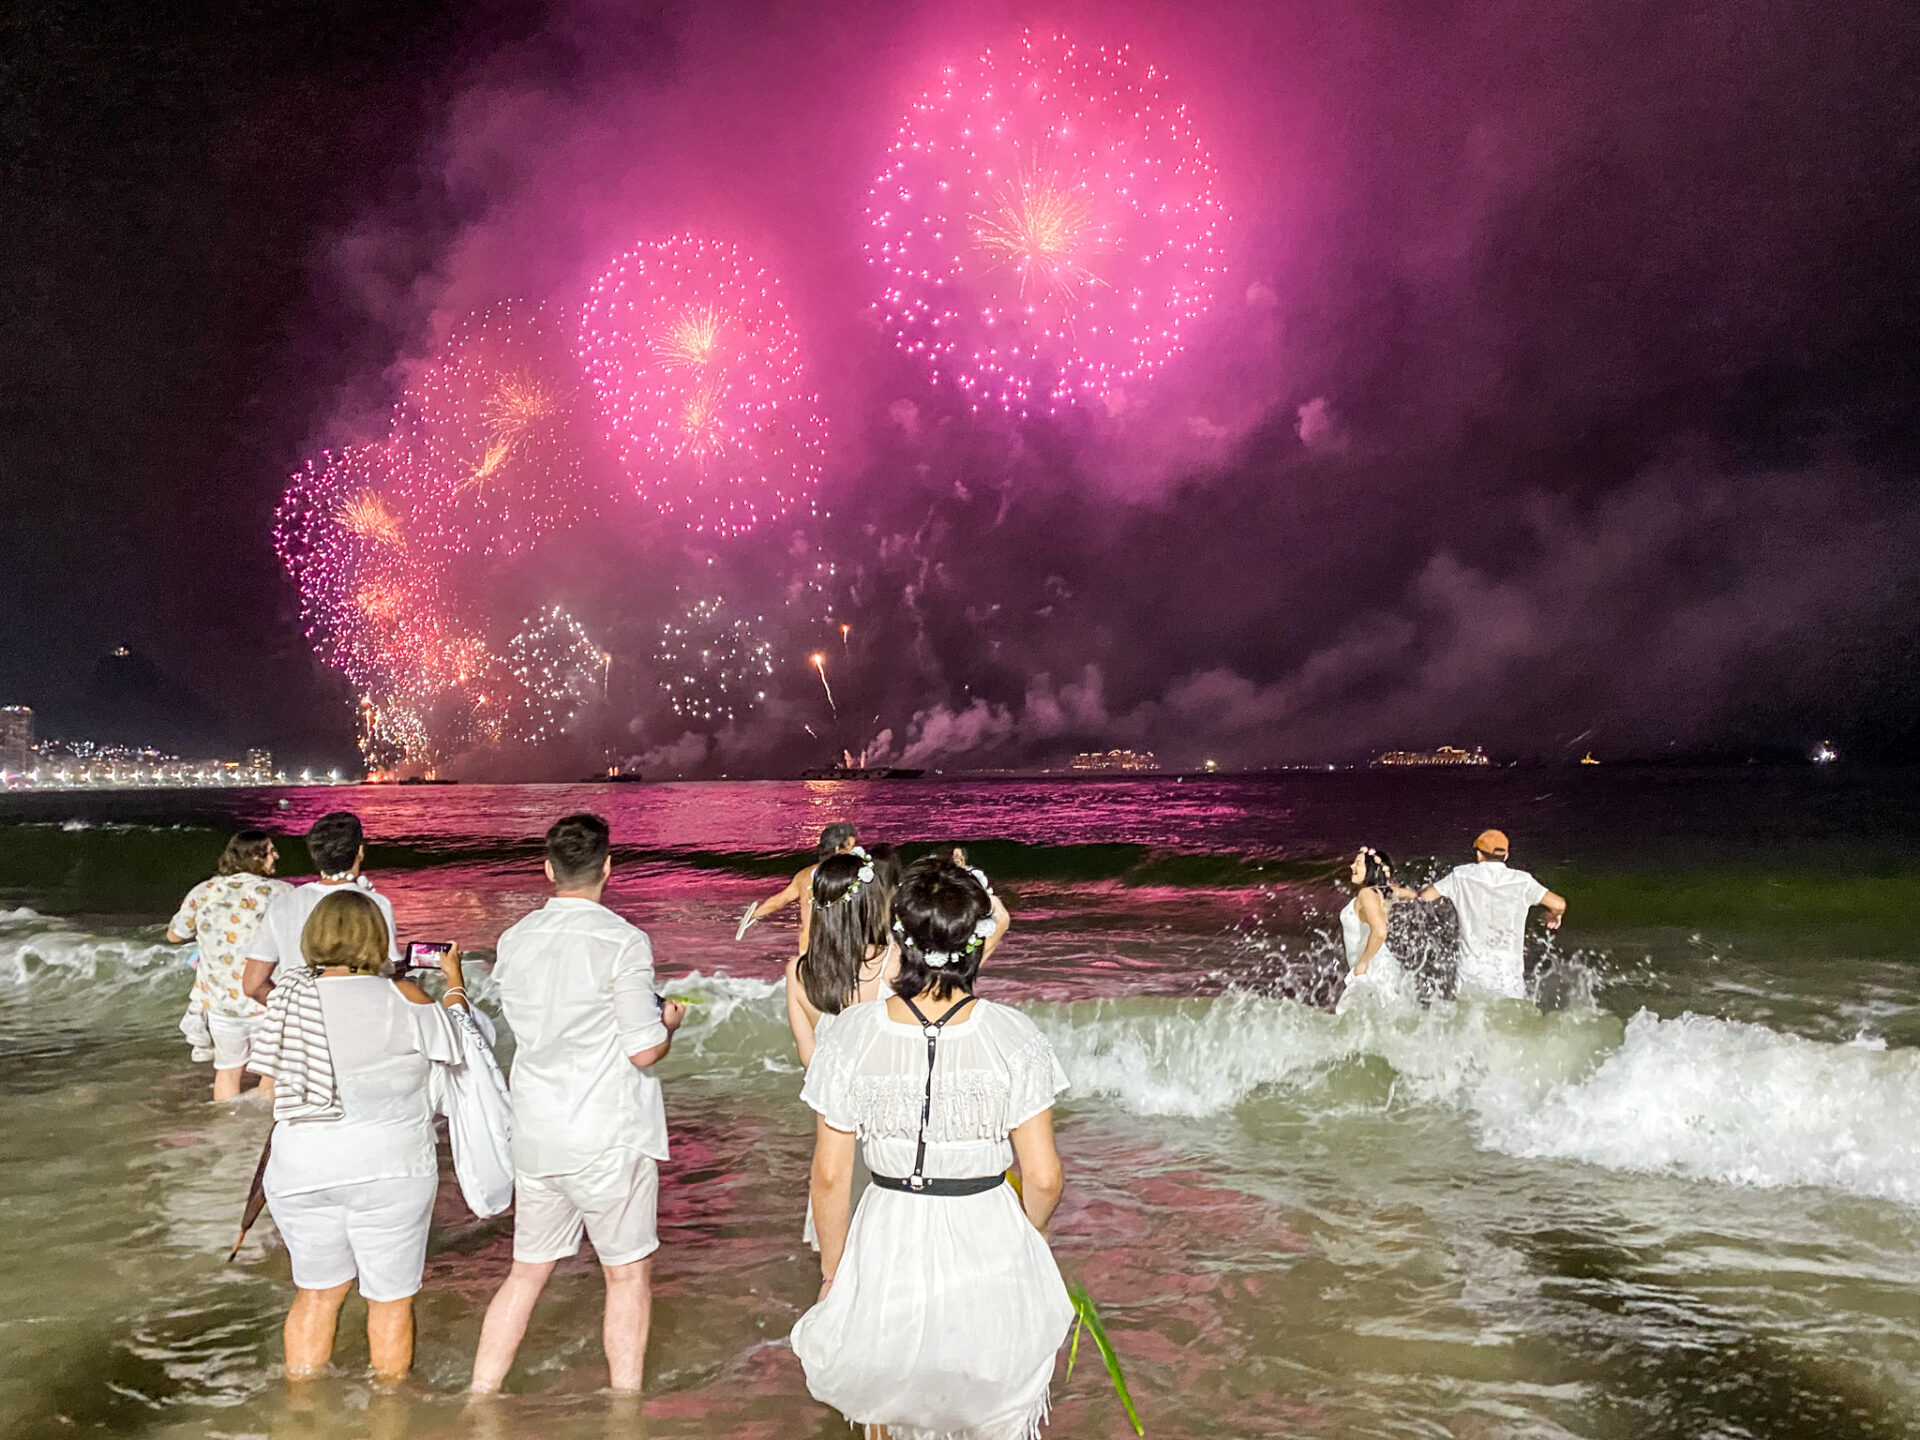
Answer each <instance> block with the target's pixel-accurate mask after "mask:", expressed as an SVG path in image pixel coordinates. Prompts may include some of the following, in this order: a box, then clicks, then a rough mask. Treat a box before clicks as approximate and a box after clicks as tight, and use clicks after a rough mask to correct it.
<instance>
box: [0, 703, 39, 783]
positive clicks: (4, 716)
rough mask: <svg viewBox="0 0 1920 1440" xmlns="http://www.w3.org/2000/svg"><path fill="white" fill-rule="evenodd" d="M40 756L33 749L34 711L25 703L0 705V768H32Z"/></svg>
mask: <svg viewBox="0 0 1920 1440" xmlns="http://www.w3.org/2000/svg"><path fill="white" fill-rule="evenodd" d="M38 758H39V757H38V756H36V755H35V754H34V749H33V711H31V710H29V709H28V708H27V707H26V706H24V705H0V770H6V771H10V772H13V773H16V774H18V773H22V772H25V771H28V770H31V769H32V768H33V767H34V763H35V761H36V760H37V759H38Z"/></svg>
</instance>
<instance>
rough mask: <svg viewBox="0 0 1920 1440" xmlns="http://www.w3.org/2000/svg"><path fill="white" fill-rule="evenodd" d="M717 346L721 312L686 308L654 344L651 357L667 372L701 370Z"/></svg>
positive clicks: (700, 307)
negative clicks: (668, 370)
mask: <svg viewBox="0 0 1920 1440" xmlns="http://www.w3.org/2000/svg"><path fill="white" fill-rule="evenodd" d="M719 344H720V311H719V310H718V309H717V308H715V307H714V306H712V305H689V306H688V307H687V308H686V309H685V310H682V311H681V312H680V314H679V315H678V316H677V317H676V318H675V319H674V321H673V322H672V324H670V325H668V327H667V333H666V334H665V335H663V336H662V337H661V338H660V339H658V340H656V341H654V342H653V353H654V354H656V355H658V356H659V357H660V359H661V362H662V363H663V364H665V365H666V366H667V368H668V369H678V370H703V369H705V368H706V367H707V366H708V365H709V364H710V363H712V361H713V356H714V351H715V350H716V349H717V348H718V346H719Z"/></svg>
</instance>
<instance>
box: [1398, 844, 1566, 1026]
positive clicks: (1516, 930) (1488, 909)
mask: <svg viewBox="0 0 1920 1440" xmlns="http://www.w3.org/2000/svg"><path fill="white" fill-rule="evenodd" d="M1507 850H1508V846H1507V837H1506V835H1505V834H1503V833H1502V832H1501V831H1498V830H1482V831H1481V832H1480V834H1479V837H1478V838H1477V839H1475V840H1474V842H1473V859H1474V863H1473V864H1471V865H1461V866H1457V867H1456V868H1455V869H1454V870H1453V872H1452V873H1451V874H1449V875H1445V876H1443V877H1441V879H1440V880H1438V881H1437V882H1436V883H1434V884H1432V885H1429V886H1427V888H1426V889H1424V890H1422V891H1421V892H1420V898H1421V899H1422V900H1426V901H1434V900H1438V899H1440V898H1441V897H1442V896H1445V897H1446V898H1447V899H1449V900H1451V901H1452V902H1453V909H1454V913H1455V914H1456V915H1458V916H1459V917H1460V989H1461V990H1462V991H1463V992H1466V991H1478V992H1480V993H1481V994H1490V995H1504V996H1506V997H1507V998H1508V999H1511V1000H1524V999H1526V998H1527V970H1526V959H1525V954H1524V951H1523V948H1522V941H1523V939H1524V937H1525V935H1526V930H1527V912H1528V911H1529V910H1531V909H1532V908H1533V907H1534V906H1536V905H1544V906H1545V907H1546V911H1547V928H1548V929H1549V930H1558V929H1559V928H1560V921H1561V920H1562V919H1563V918H1564V917H1565V916H1566V913H1567V902H1566V901H1565V900H1562V899H1561V898H1560V897H1559V896H1558V895H1556V894H1554V893H1553V891H1551V890H1549V889H1547V887H1546V886H1544V885H1542V884H1541V883H1540V882H1539V881H1538V880H1536V879H1534V878H1533V876H1531V875H1529V874H1528V873H1527V872H1526V871H1524V870H1511V869H1508V868H1507Z"/></svg>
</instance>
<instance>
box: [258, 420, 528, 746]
mask: <svg viewBox="0 0 1920 1440" xmlns="http://www.w3.org/2000/svg"><path fill="white" fill-rule="evenodd" d="M416 483H417V482H415V481H414V480H413V478H412V477H411V476H410V475H409V474H408V473H407V469H406V466H405V463H404V452H403V451H401V450H399V449H397V448H396V447H394V446H391V445H362V446H354V447H351V448H349V449H347V450H344V451H342V452H340V453H339V454H337V455H336V454H332V453H327V454H324V455H322V457H321V458H320V459H319V460H318V461H309V462H308V463H307V464H306V466H304V467H303V468H302V469H300V470H298V471H296V472H295V473H294V475H293V477H292V480H291V482H290V483H289V484H288V486H287V491H286V494H285V495H284V496H283V497H282V499H281V502H280V508H279V513H278V515H277V517H276V523H275V527H274V548H275V549H276V550H277V551H278V553H279V555H280V560H281V563H282V564H284V565H285V566H286V568H287V573H288V574H289V575H291V576H292V577H293V580H294V582H295V584H297V585H298V586H299V589H300V613H301V618H302V620H303V621H304V622H305V625H306V631H307V637H308V639H309V640H310V641H311V643H312V645H313V648H314V653H315V654H317V655H318V656H319V657H320V658H321V659H322V660H324V661H325V662H326V663H327V664H329V665H331V666H332V667H333V668H334V669H336V670H338V671H340V672H341V674H343V675H344V676H346V678H347V680H348V681H349V682H350V683H351V684H352V685H353V686H354V688H355V689H356V690H357V691H358V692H359V693H360V695H361V697H362V709H363V713H364V714H377V715H381V716H385V717H387V721H386V722H383V726H384V728H383V727H374V729H380V730H381V733H382V734H383V735H384V736H385V738H384V739H383V740H382V741H381V745H382V746H383V747H385V746H386V744H387V741H389V740H391V739H392V738H393V736H394V735H396V734H405V735H407V736H410V737H412V738H411V739H410V740H409V741H408V743H407V744H406V745H405V746H402V747H401V748H400V750H399V752H398V758H403V759H407V760H422V759H426V758H429V752H428V750H427V749H425V748H424V747H426V746H428V745H429V743H430V737H429V736H428V733H427V729H426V726H425V722H424V720H422V719H421V718H420V717H422V716H424V715H426V714H428V713H429V711H430V710H431V708H432V707H434V706H435V705H436V704H437V703H439V702H441V701H443V700H444V699H446V697H448V696H449V695H450V694H458V695H462V696H464V695H466V694H467V693H468V692H472V691H475V690H477V689H478V690H483V689H484V688H485V687H486V686H487V685H488V684H490V683H493V682H494V680H495V678H496V676H497V671H498V664H497V662H496V661H495V659H494V658H493V656H492V655H491V654H490V653H489V652H488V650H487V647H486V645H485V644H484V642H483V641H481V640H480V639H478V638H477V637H476V636H474V635H473V634H471V633H469V632H468V631H467V630H466V628H465V627H463V626H462V625H460V624H459V623H458V621H457V620H456V619H455V618H454V615H453V608H452V604H451V597H450V593H449V590H448V586H447V583H446V576H445V574H444V572H443V571H442V569H441V568H440V567H439V566H438V565H436V564H435V563H434V562H433V560H432V558H431V556H430V555H427V554H424V553H423V552H422V547H421V546H420V545H419V544H418V543H417V542H416V541H415V539H414V537H413V535H412V534H411V533H410V528H409V520H408V511H407V508H406V503H405V499H404V497H405V496H406V495H407V494H409V493H410V492H411V491H413V489H414V488H415V484H416ZM443 708H444V707H443ZM402 721H404V723H402ZM396 726H397V727H398V728H397V729H396V728H395V727H396ZM388 732H391V733H388ZM366 733H367V734H372V733H373V729H369V730H368V731H367V732H366ZM369 743H371V742H369ZM373 753H374V752H373V751H371V750H370V751H369V756H370V758H371V756H372V754H373ZM382 753H383V754H385V753H387V751H386V749H385V748H383V750H382Z"/></svg>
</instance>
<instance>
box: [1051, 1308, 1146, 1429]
mask: <svg viewBox="0 0 1920 1440" xmlns="http://www.w3.org/2000/svg"><path fill="white" fill-rule="evenodd" d="M1067 1298H1068V1299H1070V1300H1071V1301H1073V1313H1074V1321H1073V1349H1072V1350H1071V1351H1070V1352H1069V1353H1068V1355H1067V1374H1068V1375H1072V1374H1073V1361H1074V1357H1075V1356H1076V1355H1078V1354H1079V1353H1080V1327H1081V1326H1082V1325H1085V1326H1086V1327H1087V1333H1088V1334H1089V1335H1091V1336H1093V1344H1094V1348H1095V1349H1097V1350H1098V1351H1099V1352H1100V1358H1101V1359H1102V1360H1104V1361H1105V1362H1106V1365H1107V1378H1108V1379H1110V1380H1112V1381H1113V1393H1114V1394H1116V1395H1118V1396H1119V1397H1120V1403H1121V1404H1122V1405H1124V1406H1125V1407H1126V1411H1127V1419H1128V1420H1129V1421H1131V1422H1132V1424H1133V1433H1134V1434H1136V1435H1144V1434H1146V1433H1147V1427H1146V1426H1144V1425H1142V1424H1141V1423H1140V1412H1139V1411H1138V1410H1136V1409H1134V1408H1133V1395H1132V1393H1131V1392H1130V1391H1128V1389H1127V1377H1126V1376H1125V1375H1124V1374H1123V1373H1122V1372H1121V1369H1120V1357H1119V1356H1118V1355H1116V1354H1114V1352H1113V1342H1112V1341H1111V1340H1109V1339H1107V1327H1106V1326H1105V1325H1103V1324H1101V1323H1100V1312H1099V1310H1097V1309H1096V1308H1094V1303H1093V1297H1092V1296H1091V1295H1089V1294H1087V1287H1086V1286H1084V1285H1081V1284H1079V1283H1078V1282H1076V1283H1074V1284H1072V1285H1069V1286H1068V1287H1067Z"/></svg>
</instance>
